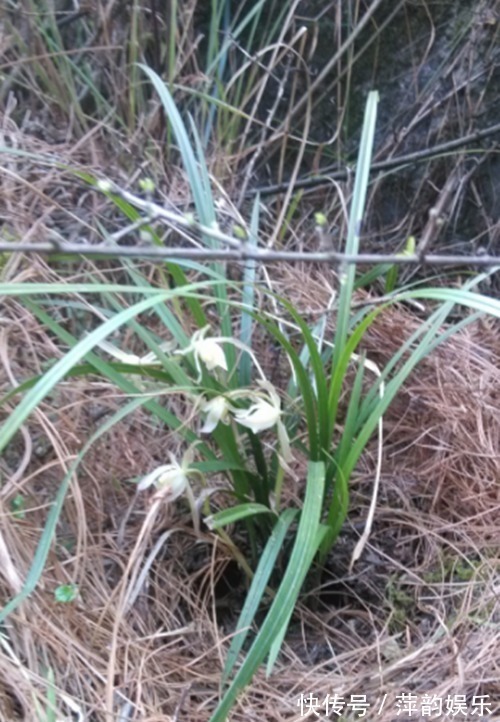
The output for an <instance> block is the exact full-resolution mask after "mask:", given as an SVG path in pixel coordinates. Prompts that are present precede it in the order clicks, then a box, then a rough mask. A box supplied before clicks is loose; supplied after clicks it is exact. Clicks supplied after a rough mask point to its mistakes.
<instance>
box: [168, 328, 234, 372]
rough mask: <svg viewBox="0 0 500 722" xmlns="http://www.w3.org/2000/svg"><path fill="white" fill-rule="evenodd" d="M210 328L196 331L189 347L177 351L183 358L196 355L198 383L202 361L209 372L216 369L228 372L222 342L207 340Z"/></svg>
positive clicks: (212, 339) (214, 339)
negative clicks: (189, 354)
mask: <svg viewBox="0 0 500 722" xmlns="http://www.w3.org/2000/svg"><path fill="white" fill-rule="evenodd" d="M209 328H210V327H209V326H205V328H201V329H199V330H198V331H195V332H194V334H193V335H192V337H191V342H190V344H189V346H187V348H185V349H183V350H182V351H177V353H178V354H179V355H181V356H185V355H186V354H187V353H193V354H194V363H195V366H196V370H197V372H198V381H201V366H200V361H203V363H204V364H205V366H206V367H207V370H208V371H213V370H214V369H216V368H221V369H223V370H224V371H227V361H226V356H225V354H224V349H223V348H222V346H221V344H220V342H219V341H218V340H217V339H216V338H211V337H209V338H205V336H206V334H207V332H208V331H209Z"/></svg>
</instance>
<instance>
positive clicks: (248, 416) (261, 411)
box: [232, 381, 292, 462]
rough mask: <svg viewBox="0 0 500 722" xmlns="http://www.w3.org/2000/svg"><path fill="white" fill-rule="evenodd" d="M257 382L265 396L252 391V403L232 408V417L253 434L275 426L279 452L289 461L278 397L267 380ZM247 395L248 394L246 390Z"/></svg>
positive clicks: (285, 433) (285, 432)
mask: <svg viewBox="0 0 500 722" xmlns="http://www.w3.org/2000/svg"><path fill="white" fill-rule="evenodd" d="M258 383H259V385H260V386H261V387H262V388H263V389H264V391H265V392H266V396H264V395H263V394H262V393H259V392H253V393H252V394H251V398H253V399H255V401H254V403H253V404H252V405H251V406H250V408H248V409H232V411H233V415H234V418H235V419H236V421H237V422H238V423H239V424H241V425H242V426H245V427H246V428H247V429H250V430H251V431H253V433H254V434H258V433H259V432H261V431H267V429H271V428H272V427H273V426H276V427H277V431H278V439H279V442H280V447H281V454H282V456H283V459H284V460H285V461H286V462H290V461H291V460H292V454H291V451H290V440H289V438H288V433H287V430H286V428H285V425H284V423H283V422H282V421H281V414H282V411H281V402H280V397H279V396H278V394H277V393H276V390H275V388H274V386H273V385H272V384H271V383H270V382H269V381H259V382H258ZM238 395H239V394H238ZM247 395H250V394H248V392H247Z"/></svg>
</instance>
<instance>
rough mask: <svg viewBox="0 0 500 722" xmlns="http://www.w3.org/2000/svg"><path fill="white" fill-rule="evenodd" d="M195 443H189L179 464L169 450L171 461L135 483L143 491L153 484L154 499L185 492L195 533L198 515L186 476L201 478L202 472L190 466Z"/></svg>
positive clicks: (178, 495) (167, 499)
mask: <svg viewBox="0 0 500 722" xmlns="http://www.w3.org/2000/svg"><path fill="white" fill-rule="evenodd" d="M197 443H198V442H194V444H191V446H190V447H189V448H188V449H187V451H186V452H185V454H184V456H183V457H182V462H181V463H180V464H179V462H178V461H177V459H176V458H175V456H174V455H173V454H172V453H170V452H169V456H170V462H171V463H170V464H162V465H161V466H158V467H156V469H154V470H153V471H152V472H150V473H149V474H147V475H146V476H145V477H144V478H143V479H141V481H140V482H139V484H138V485H137V489H138V491H144V489H148V488H149V487H150V486H155V487H156V489H157V492H156V494H155V497H154V498H156V500H161V499H165V500H166V501H174V500H175V499H178V498H179V497H180V496H182V495H183V494H185V495H186V497H187V500H188V502H189V506H190V508H191V514H192V517H193V525H194V528H195V531H196V533H198V532H199V531H200V515H199V512H198V509H197V504H196V500H195V498H194V495H193V491H192V489H191V486H190V484H189V478H188V477H189V476H193V475H194V474H197V475H198V476H200V477H202V478H203V474H202V473H201V472H200V471H199V470H198V469H195V468H193V467H192V463H193V457H194V447H195V446H196V444H197Z"/></svg>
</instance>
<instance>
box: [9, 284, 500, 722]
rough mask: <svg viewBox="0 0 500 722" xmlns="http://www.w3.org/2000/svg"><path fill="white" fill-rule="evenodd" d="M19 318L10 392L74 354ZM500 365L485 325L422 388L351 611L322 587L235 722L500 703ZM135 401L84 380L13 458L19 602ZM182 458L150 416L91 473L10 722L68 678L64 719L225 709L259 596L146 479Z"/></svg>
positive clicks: (16, 675)
mask: <svg viewBox="0 0 500 722" xmlns="http://www.w3.org/2000/svg"><path fill="white" fill-rule="evenodd" d="M298 286H299V284H296V285H295V286H294V287H295V288H297V287H298ZM310 288H312V287H311V286H310ZM318 288H319V287H318ZM309 303H313V305H316V303H319V298H316V300H315V301H314V299H312V298H309ZM8 312H9V313H8V317H7V318H8V321H7V324H6V326H5V329H6V330H5V331H4V335H3V339H2V343H3V348H4V353H3V354H2V358H3V369H4V374H5V379H4V383H2V387H3V388H6V387H8V386H9V385H10V383H12V380H15V379H17V380H19V379H20V378H21V377H22V376H24V375H26V373H29V372H36V371H38V370H39V368H40V363H41V361H43V360H44V359H47V358H49V357H51V356H53V355H54V353H55V352H56V350H55V349H54V346H53V343H52V342H51V341H50V339H49V338H48V337H47V335H46V333H45V332H44V330H43V329H41V328H40V327H38V325H37V323H36V321H35V320H34V319H33V318H31V317H30V316H29V314H27V312H26V311H25V310H22V309H21V307H20V306H18V305H17V304H12V305H11V306H10V307H9V309H8ZM416 324H418V319H416V318H415V317H414V315H412V312H410V311H409V310H407V309H404V308H393V309H392V310H390V311H388V312H387V313H385V314H383V315H382V316H381V317H380V319H379V321H378V322H377V324H376V325H375V326H374V327H373V329H372V330H371V332H370V334H369V336H368V337H367V342H366V347H367V352H368V355H369V356H370V357H372V358H374V359H375V360H377V361H379V362H382V361H383V360H387V359H388V358H389V357H390V355H391V354H392V353H393V351H394V350H395V347H396V345H397V343H398V342H400V340H402V338H403V337H404V336H405V335H406V334H408V333H410V332H411V331H412V330H413V328H414V327H415V326H416ZM27 339H29V343H28V344H27ZM499 356H500V344H499V341H498V331H497V327H496V326H495V325H488V324H485V323H477V324H475V325H474V326H472V327H469V328H468V329H466V330H465V331H463V332H461V334H460V336H459V337H457V338H456V339H454V340H452V341H449V342H447V343H446V344H445V345H444V346H443V347H441V348H440V349H438V350H437V351H436V352H435V353H434V354H433V355H432V357H431V358H429V359H427V360H425V361H424V362H423V363H422V365H421V366H420V367H419V370H418V372H417V373H415V374H414V375H413V376H412V378H411V380H410V381H409V382H408V383H407V384H406V387H405V389H404V390H403V391H402V393H401V394H400V395H399V397H398V399H397V400H396V402H395V403H394V404H393V406H392V408H391V409H390V411H389V413H388V414H387V418H386V420H385V447H384V466H383V469H384V476H383V483H382V490H381V496H380V499H379V504H378V508H377V514H376V518H375V524H374V530H373V533H372V537H371V539H370V543H369V545H368V547H367V549H366V551H365V554H364V555H363V556H364V558H362V559H361V560H360V562H358V564H357V565H356V566H355V568H354V570H353V573H352V574H351V575H350V576H349V574H348V573H347V571H346V570H345V579H344V580H342V579H340V580H339V579H337V580H336V582H337V583H338V582H339V581H340V583H341V585H342V594H341V596H340V603H339V599H337V601H336V602H335V603H332V602H331V599H330V601H329V600H328V598H327V597H323V596H321V593H320V590H317V592H316V594H317V599H318V601H317V603H316V605H313V607H312V608H311V606H310V604H307V605H302V606H301V607H300V608H299V609H298V610H297V614H296V617H295V619H294V622H293V624H292V627H291V631H290V634H289V636H288V639H287V641H286V643H285V646H284V649H283V652H282V654H281V656H280V659H279V661H278V664H277V668H276V671H275V673H273V675H272V677H271V678H270V679H268V680H266V679H265V675H264V672H263V671H260V672H259V673H258V675H257V677H256V679H255V680H254V682H253V684H252V687H251V688H250V689H249V690H247V691H246V692H245V693H244V694H243V695H242V697H241V699H240V701H239V702H238V705H237V707H236V708H235V710H234V712H233V714H232V717H231V718H232V719H234V720H239V719H257V718H262V717H265V718H266V719H269V720H276V721H278V720H280V721H281V720H291V719H300V709H299V707H298V699H299V696H300V694H301V693H303V694H309V693H313V694H314V695H315V696H317V697H318V698H319V699H320V700H322V699H323V698H324V697H325V695H326V694H332V693H337V694H343V695H345V696H349V695H351V694H366V695H367V696H368V698H369V699H370V700H371V701H372V703H373V704H375V701H376V699H379V698H382V696H383V695H384V694H387V695H388V697H387V701H386V705H385V708H384V711H383V713H382V714H381V715H380V719H381V720H383V721H384V722H392V720H395V719H397V716H396V714H395V706H394V705H395V697H396V695H397V694H401V693H404V692H406V693H408V692H410V691H415V690H416V691H417V692H419V693H423V692H428V691H430V692H432V693H433V694H436V695H439V696H446V695H448V694H452V695H453V694H468V695H473V694H488V695H490V699H491V700H493V701H494V704H495V705H497V706H498V701H499V700H500V689H499V685H498V681H497V680H498V679H499V677H500V675H499V670H500V644H499V641H498V640H499V638H500V637H499V635H498V625H499V624H500V614H499V609H500V607H499V605H498V595H499V591H500V586H499V581H498V580H499V575H498V561H497V559H498V550H499V546H500V539H499V534H498V529H499V527H500V524H499V522H500V491H499V487H498V479H499V467H500V459H499V454H498V448H499V445H498V436H499V429H500V423H499V422H500V418H499V415H500V412H499V411H498V403H497V395H498V382H499V375H500V371H499V364H498V360H499ZM9 377H11V378H10V380H9ZM116 402H117V395H116V393H115V392H113V391H112V390H111V389H110V388H109V387H107V386H106V385H105V384H98V383H95V384H92V383H91V382H90V381H88V380H85V381H75V380H72V381H71V382H70V383H65V384H63V385H61V388H60V391H59V392H58V394H57V395H56V396H55V397H54V398H53V399H52V401H49V400H47V401H46V402H44V404H42V406H41V407H40V410H39V411H38V412H37V413H36V414H35V415H34V416H33V418H32V419H30V421H29V422H28V424H27V425H26V433H25V435H24V437H23V439H21V438H16V439H15V441H13V442H12V444H11V447H10V448H9V451H8V454H7V455H6V456H5V459H4V474H5V481H4V485H3V487H2V490H1V493H0V503H1V507H2V509H1V514H0V532H1V538H2V540H3V545H4V547H3V549H0V553H2V554H3V555H4V559H3V564H2V567H1V568H2V572H3V573H2V595H3V596H4V598H8V597H10V596H11V595H12V594H13V593H14V592H15V591H17V588H18V586H19V582H20V580H22V579H24V578H25V575H26V573H27V570H28V568H29V565H30V562H31V559H32V557H33V553H34V550H35V546H36V544H37V542H38V539H39V535H40V531H41V528H42V526H43V523H44V519H45V517H46V513H47V509H48V506H49V504H50V502H51V500H52V498H53V496H54V494H55V490H56V488H57V484H58V482H59V481H60V479H61V478H62V475H63V474H64V472H65V470H66V469H67V468H68V465H69V463H70V460H71V459H72V458H74V455H75V453H77V451H78V449H79V448H80V447H81V445H82V443H83V442H84V440H85V439H86V438H88V437H89V435H90V434H91V433H92V430H93V429H94V428H95V425H96V419H97V418H98V417H99V416H100V414H101V413H106V412H109V411H112V410H113V409H114V408H115V407H116ZM172 444H173V440H172V439H169V436H168V434H166V433H165V431H163V430H161V429H158V428H156V427H152V426H151V423H150V420H149V419H148V417H147V416H146V415H145V414H144V413H143V412H137V413H136V414H135V415H134V417H133V419H129V420H127V422H123V423H122V424H121V425H120V426H118V427H116V428H115V429H114V430H113V432H112V433H111V434H110V435H109V437H108V438H106V439H105V440H103V441H101V442H100V443H99V445H97V446H96V447H95V448H94V449H93V450H92V451H91V452H90V453H89V455H88V456H87V457H86V459H85V463H84V466H83V467H82V468H81V470H80V471H79V472H78V474H77V478H75V479H74V481H73V483H72V486H71V492H70V494H69V496H68V499H67V501H66V504H65V509H64V515H63V518H62V519H61V522H60V525H59V529H58V543H57V545H56V546H55V547H54V548H53V550H52V552H51V555H50V558H49V563H48V564H47V567H46V569H45V571H44V574H43V578H42V580H41V583H40V585H39V586H38V589H37V591H36V592H35V593H34V594H33V595H32V596H31V597H30V599H29V600H28V601H27V602H26V603H25V604H24V605H23V606H22V608H21V609H20V610H19V611H18V612H16V613H15V614H13V615H12V616H11V617H10V618H9V620H8V623H7V627H6V632H7V634H6V636H5V637H4V641H3V642H2V651H1V653H0V668H1V674H0V678H1V679H2V683H1V685H0V690H1V691H0V709H1V710H2V714H3V719H5V720H16V719H19V720H21V719H23V720H32V719H36V715H35V713H34V709H35V707H34V699H35V698H36V699H38V701H39V703H40V704H41V705H42V706H43V705H44V704H46V702H45V699H46V688H47V670H48V669H49V668H50V669H52V670H53V672H54V675H55V686H56V689H57V690H58V693H59V694H58V700H59V703H60V705H61V711H62V712H64V714H67V715H68V714H69V711H70V707H71V705H73V706H74V708H75V709H79V710H80V712H81V714H82V717H81V719H85V720H87V719H88V720H96V721H100V720H103V721H104V720H106V722H107V720H110V719H116V718H119V715H120V714H121V715H122V719H130V720H133V719H140V720H148V721H149V722H153V720H154V721H155V722H159V721H160V720H181V719H190V720H200V721H201V720H206V719H207V718H208V717H209V714H210V711H211V710H213V709H214V706H215V704H216V701H217V699H218V695H219V680H220V674H221V669H222V664H223V660H224V655H225V652H226V651H227V648H228V643H229V639H230V635H231V630H232V628H233V627H232V625H233V624H234V621H235V619H236V616H237V613H238V608H236V606H237V605H238V604H239V603H240V602H241V592H240V591H238V593H237V594H233V595H231V594H229V595H228V594H227V584H228V582H227V579H226V582H225V583H224V584H223V586H222V587H220V586H218V585H217V580H218V579H219V578H220V577H221V575H223V574H224V570H225V569H226V568H228V566H227V565H228V563H229V561H230V555H229V552H228V550H226V549H225V548H224V547H223V546H222V545H221V543H220V542H219V541H217V539H216V538H215V537H213V536H212V535H210V534H207V533H204V534H202V536H201V537H200V538H195V536H194V535H193V532H192V528H191V525H190V517H189V513H188V510H187V509H186V508H183V507H182V504H181V503H178V504H176V505H175V506H173V507H170V508H165V507H154V506H153V507H151V506H149V505H148V503H147V501H145V499H144V498H136V497H135V495H134V492H133V486H132V485H131V484H128V483H127V480H129V479H130V478H132V477H134V476H137V475H140V474H143V473H145V472H146V471H148V470H149V469H150V468H151V467H153V466H154V465H155V464H156V463H159V462H161V461H162V460H163V459H164V455H165V451H166V449H168V448H171V445H172ZM23 458H24V462H22V460H23ZM21 464H22V465H21ZM19 465H21V466H19ZM16 468H17V469H19V473H18V474H17V475H16ZM372 469H373V461H372V459H371V457H370V454H369V453H367V454H366V455H365V459H364V461H363V464H362V465H361V466H360V469H359V470H358V474H357V475H356V477H355V479H354V482H353V502H352V512H351V518H352V521H353V523H356V520H358V521H361V520H363V519H364V518H365V515H366V510H367V507H368V503H369V496H370V492H371V480H372ZM16 476H17V478H16ZM9 477H10V481H9ZM16 493H22V494H23V495H24V496H25V498H26V499H27V500H28V504H27V506H28V510H27V513H26V517H25V518H24V519H23V520H19V519H16V518H15V516H14V515H13V513H12V512H11V509H10V501H11V500H12V497H13V495H14V494H16ZM353 543H354V539H353V533H351V532H349V530H348V529H347V530H346V534H345V535H343V537H342V538H341V540H340V543H339V546H338V547H336V548H335V549H334V551H333V554H332V560H331V567H332V570H333V572H335V570H337V573H338V571H339V570H340V569H342V568H343V566H344V567H345V566H346V565H345V560H346V559H347V557H348V555H349V553H350V551H351V550H352V546H353ZM5 555H8V558H9V559H10V562H11V567H10V573H9V567H8V566H7V565H6V559H7V556H5ZM70 581H75V582H77V583H78V586H79V589H80V596H79V599H78V601H77V602H76V603H74V604H69V605H60V604H56V603H55V602H54V599H53V590H54V589H55V587H56V586H57V585H59V584H62V583H68V582H70ZM222 588H224V589H226V597H227V598H226V600H225V601H224V600H223V599H221V589H222ZM312 594H313V593H312ZM313 595H314V594H313ZM309 598H311V594H310V597H309ZM224 604H226V605H229V606H228V607H227V608H225V609H222V610H221V608H222V606H223V605H224ZM231 605H234V606H231ZM495 708H496V707H495ZM111 712H112V714H111ZM106 715H108V716H106Z"/></svg>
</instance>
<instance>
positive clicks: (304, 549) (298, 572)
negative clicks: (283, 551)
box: [210, 462, 325, 722]
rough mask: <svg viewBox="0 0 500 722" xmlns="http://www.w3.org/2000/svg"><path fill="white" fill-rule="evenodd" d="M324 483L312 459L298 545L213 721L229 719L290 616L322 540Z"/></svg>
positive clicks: (322, 469) (321, 469)
mask: <svg viewBox="0 0 500 722" xmlns="http://www.w3.org/2000/svg"><path fill="white" fill-rule="evenodd" d="M324 486H325V465H324V464H323V463H322V462H310V463H309V470H308V475H307V487H306V497H305V500H304V508H303V509H302V513H301V516H300V522H299V527H298V530H297V536H296V539H295V544H294V547H293V550H292V554H291V557H290V561H289V563H288V566H287V569H286V572H285V575H284V577H283V580H282V582H281V584H280V587H279V589H278V591H277V593H276V597H275V598H274V601H273V604H272V606H271V609H270V610H269V612H268V614H267V617H266V619H265V620H264V623H263V624H262V627H261V629H260V631H259V633H258V635H257V637H256V639H255V641H254V643H253V644H252V646H251V648H250V650H249V652H248V654H247V656H246V658H245V661H244V662H243V664H242V666H241V667H240V669H239V670H238V673H237V674H236V676H235V678H234V680H233V682H232V683H231V686H230V687H229V689H228V690H227V692H226V694H225V695H224V697H223V699H222V701H221V703H220V704H219V706H218V708H217V710H216V711H215V713H214V714H213V715H212V717H211V719H210V722H226V720H227V715H228V713H229V710H230V709H231V707H232V705H233V703H234V701H235V700H236V697H237V696H238V693H239V692H240V691H241V690H242V689H243V688H244V687H246V685H247V684H248V683H249V682H250V681H251V679H252V677H253V675H254V674H255V672H256V671H257V669H258V667H259V666H260V664H261V663H262V662H263V661H264V659H265V658H266V656H267V655H268V653H269V650H270V649H271V645H272V644H273V641H274V640H275V639H276V637H277V636H278V635H279V634H280V632H281V630H282V628H283V625H284V624H285V623H286V622H287V620H288V619H289V617H290V613H291V610H292V609H293V607H294V606H295V603H296V601H297V597H298V595H299V592H300V589H301V587H302V584H303V582H304V579H305V576H306V574H307V572H308V571H309V568H310V559H311V554H313V552H314V553H315V552H316V549H317V545H318V543H319V541H318V534H319V527H320V517H321V509H322V505H323V492H324ZM319 538H321V536H320V537H319Z"/></svg>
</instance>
